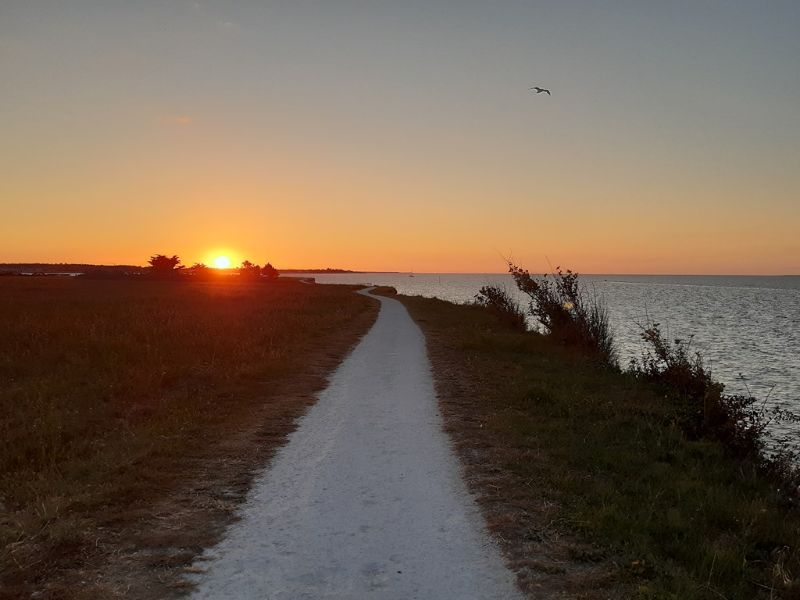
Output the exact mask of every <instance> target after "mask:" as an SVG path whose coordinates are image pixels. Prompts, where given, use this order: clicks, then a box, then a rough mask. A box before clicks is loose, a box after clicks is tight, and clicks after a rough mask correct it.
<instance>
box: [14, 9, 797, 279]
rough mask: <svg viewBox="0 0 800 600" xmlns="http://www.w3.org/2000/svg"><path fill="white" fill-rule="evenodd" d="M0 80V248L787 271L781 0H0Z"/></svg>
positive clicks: (788, 137)
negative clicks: (546, 91)
mask: <svg viewBox="0 0 800 600" xmlns="http://www.w3.org/2000/svg"><path fill="white" fill-rule="evenodd" d="M534 85H538V86H542V87H545V88H549V89H550V90H551V91H552V95H551V96H547V95H546V94H539V95H536V94H534V93H533V92H532V91H530V90H529V88H530V87H531V86H534ZM0 89H1V90H2V91H1V93H0V262H22V261H26V262H32V261H42V262H92V263H104V264H131V263H133V264H144V262H145V261H146V260H147V258H148V257H149V256H150V255H151V254H154V253H165V254H178V255H179V256H181V258H182V259H183V262H184V263H187V264H191V263H193V262H196V261H202V262H209V263H210V262H211V261H212V259H213V258H214V257H215V256H217V255H219V254H226V255H228V256H230V257H231V258H232V259H233V260H234V261H240V260H242V259H244V258H247V259H249V260H251V261H253V262H256V263H265V262H267V261H270V262H272V263H273V264H274V265H277V266H279V267H285V268H288V267H328V266H330V267H340V268H350V269H359V270H394V271H416V272H425V271H428V272H437V271H438V272H499V271H503V270H504V265H505V263H504V258H511V259H513V260H514V261H516V262H518V263H519V264H522V265H523V266H526V267H528V268H529V269H530V270H531V271H546V270H549V265H561V266H563V267H565V268H566V267H569V268H572V269H573V270H578V271H580V272H586V273H687V274H688V273H719V274H798V273H800V3H798V2H796V1H794V0H793V1H786V2H780V1H768V2H752V1H751V2H740V1H737V0H717V1H712V0H708V1H697V0H693V1H686V2H681V1H675V2H655V1H653V2H639V1H611V0H610V1H608V2H571V1H568V0H563V1H553V2H533V1H527V2H526V1H521V0H517V1H509V0H493V1H492V2H486V1H483V2H478V1H473V0H460V1H458V2H456V1H452V0H450V1H444V0H424V1H423V0H403V1H402V2H398V1H396V0H394V1H391V0H372V1H369V2H368V1H354V0H353V1H349V0H318V1H308V0H291V1H290V0H286V1H284V2H266V1H255V0H251V1H243V0H225V1H220V2H212V1H204V0H198V1H196V2H195V1H184V0H158V1H156V0H139V1H137V2H130V1H124V0H94V1H89V0H57V1H53V0H50V1H46V0H0Z"/></svg>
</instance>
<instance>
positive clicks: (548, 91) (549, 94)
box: [544, 90, 553, 96]
mask: <svg viewBox="0 0 800 600" xmlns="http://www.w3.org/2000/svg"><path fill="white" fill-rule="evenodd" d="M544 91H545V92H547V95H548V96H552V95H553V94H551V93H550V90H544Z"/></svg>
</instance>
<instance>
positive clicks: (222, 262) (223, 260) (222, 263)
mask: <svg viewBox="0 0 800 600" xmlns="http://www.w3.org/2000/svg"><path fill="white" fill-rule="evenodd" d="M230 266H231V259H230V258H228V257H227V256H218V257H216V258H215V259H214V268H215V269H228V268H230Z"/></svg>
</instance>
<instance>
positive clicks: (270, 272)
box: [261, 263, 280, 279]
mask: <svg viewBox="0 0 800 600" xmlns="http://www.w3.org/2000/svg"><path fill="white" fill-rule="evenodd" d="M261 274H262V275H263V276H264V277H267V278H269V279H275V278H276V277H278V276H279V275H280V273H279V272H278V269H276V268H275V267H273V266H272V263H267V264H265V265H264V266H263V267H261Z"/></svg>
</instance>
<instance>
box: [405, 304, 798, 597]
mask: <svg viewBox="0 0 800 600" xmlns="http://www.w3.org/2000/svg"><path fill="white" fill-rule="evenodd" d="M398 298H399V299H401V300H402V301H403V302H404V304H405V305H406V306H407V307H408V309H409V310H410V312H411V314H412V316H413V317H414V318H415V319H416V320H417V322H418V323H419V325H420V327H422V329H423V330H424V331H425V333H426V336H427V338H428V348H429V354H430V357H431V361H432V363H433V368H434V371H435V374H436V376H437V391H438V394H439V397H440V402H441V407H442V412H443V414H444V418H445V422H446V426H447V428H448V431H449V432H450V433H451V435H452V437H453V439H454V442H455V445H456V448H457V451H458V453H459V455H460V456H461V458H462V461H463V462H464V464H465V466H466V475H467V480H468V483H469V485H470V487H471V489H472V490H473V491H474V492H475V493H476V495H477V497H478V499H479V502H480V503H481V505H482V508H483V511H484V514H485V515H486V517H487V520H488V523H489V527H490V529H491V530H492V532H493V533H494V534H495V535H496V536H497V537H498V539H499V540H500V541H501V544H502V546H503V548H504V550H505V552H506V554H507V556H508V559H509V562H510V564H511V566H512V567H513V568H514V569H515V570H516V571H517V573H518V578H519V581H520V584H521V586H522V587H523V589H525V590H527V591H528V592H530V594H531V596H532V597H536V598H563V597H569V598H582V599H593V600H595V599H596V600H600V599H607V598H620V599H621V598H626V599H628V598H634V599H640V600H644V599H647V600H655V599H658V600H662V599H663V600H667V599H671V600H677V599H680V600H701V599H702V600H710V599H713V598H716V599H719V598H726V599H728V600H735V599H738V600H752V599H757V598H764V599H767V598H771V599H774V598H800V582H799V581H798V576H799V575H800V553H798V550H800V515H798V513H797V512H796V510H793V509H791V508H790V507H788V506H787V505H786V504H785V502H784V501H783V497H782V494H781V493H779V491H778V490H777V489H776V487H775V486H774V484H773V482H772V480H771V479H770V478H768V477H765V476H764V474H763V472H762V471H761V469H760V468H759V465H758V464H757V463H756V462H755V461H752V460H748V459H746V458H745V459H741V458H736V457H733V456H732V455H731V453H730V452H728V451H727V450H726V448H725V446H724V445H723V444H722V443H721V442H720V441H718V440H714V439H709V438H707V437H696V438H694V439H693V438H691V437H690V436H687V435H686V432H685V430H684V428H683V427H682V425H681V422H680V415H681V414H682V411H683V408H684V407H683V406H682V404H681V402H680V401H678V400H676V397H675V395H674V394H672V393H668V392H666V391H665V390H664V388H663V387H662V386H660V385H656V384H654V383H652V382H650V381H647V380H645V379H643V378H641V377H636V376H635V375H633V374H631V373H623V372H620V371H618V370H614V369H608V368H607V367H606V366H604V365H603V364H602V363H600V362H598V361H597V360H596V359H595V358H593V357H592V356H590V355H587V354H586V353H585V352H583V351H581V350H580V348H578V347H576V346H574V345H569V344H567V345H565V344H562V343H560V340H559V339H557V338H555V337H553V336H549V335H540V334H537V333H533V332H530V333H522V332H515V331H513V330H512V329H510V328H509V327H507V325H506V324H505V323H503V322H501V321H499V320H498V319H497V318H496V317H495V316H494V315H493V314H491V313H489V312H487V311H485V310H483V309H480V308H478V307H475V306H456V305H453V304H450V303H446V302H442V301H438V300H435V299H425V298H418V297H413V298H412V297H403V296H398Z"/></svg>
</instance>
